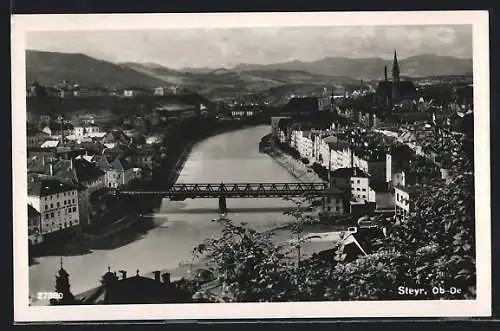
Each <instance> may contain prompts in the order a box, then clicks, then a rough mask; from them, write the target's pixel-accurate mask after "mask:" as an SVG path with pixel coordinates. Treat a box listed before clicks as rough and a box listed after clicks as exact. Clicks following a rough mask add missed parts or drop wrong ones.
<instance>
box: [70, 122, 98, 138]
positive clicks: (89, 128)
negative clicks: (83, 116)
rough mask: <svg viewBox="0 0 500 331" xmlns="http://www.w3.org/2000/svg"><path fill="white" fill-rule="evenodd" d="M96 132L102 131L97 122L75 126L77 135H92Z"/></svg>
mask: <svg viewBox="0 0 500 331" xmlns="http://www.w3.org/2000/svg"><path fill="white" fill-rule="evenodd" d="M96 133H101V128H100V127H98V126H97V125H95V124H88V125H84V126H75V127H74V128H73V134H74V135H75V136H77V137H92V136H95V134H96Z"/></svg>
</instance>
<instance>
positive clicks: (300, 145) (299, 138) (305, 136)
mask: <svg viewBox="0 0 500 331" xmlns="http://www.w3.org/2000/svg"><path fill="white" fill-rule="evenodd" d="M294 133H295V137H294V138H295V143H296V146H295V148H297V150H298V151H299V154H300V156H301V157H303V158H308V159H311V158H312V155H313V141H312V139H311V131H294Z"/></svg>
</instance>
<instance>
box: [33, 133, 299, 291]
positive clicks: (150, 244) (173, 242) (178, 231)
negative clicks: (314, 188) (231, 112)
mask: <svg viewBox="0 0 500 331" xmlns="http://www.w3.org/2000/svg"><path fill="white" fill-rule="evenodd" d="M269 131H270V126H266V125H263V126H258V127H253V128H246V129H242V130H237V131H232V132H226V133H222V134H219V135H216V136H213V137H210V138H208V139H206V140H204V141H202V142H200V143H198V144H197V145H195V146H194V147H193V149H192V151H191V154H190V155H189V157H188V159H187V161H186V162H185V165H184V168H183V170H182V172H181V173H180V175H179V178H178V180H177V183H207V182H212V183H220V182H226V183H229V182H240V183H241V182H249V183H252V182H296V181H297V180H296V179H295V178H294V177H293V176H292V175H291V174H290V173H289V172H288V171H287V170H286V169H284V168H283V167H282V166H280V165H279V164H278V163H277V162H275V161H274V160H273V159H272V158H271V157H269V156H267V155H265V154H261V153H259V151H258V143H259V141H260V139H261V137H263V136H264V135H266V134H267V133H269ZM287 206H291V203H290V202H289V201H284V200H282V199H272V198H270V199H251V198H249V199H242V198H240V199H228V200H227V207H228V209H229V213H228V215H227V217H228V218H230V219H231V220H233V221H235V222H247V223H248V224H249V226H252V227H255V228H258V229H261V230H265V229H270V228H274V227H279V226H281V225H284V224H286V223H287V222H289V221H290V219H289V217H288V216H285V215H283V209H284V208H286V207H287ZM217 208H218V200H217V199H187V200H185V201H175V202H174V201H169V200H168V199H164V200H163V201H162V204H161V207H160V208H159V210H157V211H155V213H154V214H153V215H152V217H153V218H154V221H155V224H156V225H157V226H156V227H154V228H153V229H151V230H149V231H148V232H147V233H145V234H144V235H142V236H139V237H138V238H137V239H135V240H134V241H132V242H130V243H128V244H126V245H123V246H121V247H116V248H111V249H101V250H93V251H91V252H90V253H88V254H85V255H77V256H65V257H64V258H63V261H64V268H65V269H66V271H67V272H68V273H69V274H70V283H71V290H72V292H73V293H74V294H77V293H81V292H83V291H86V290H88V289H90V288H93V287H96V286H98V285H99V281H100V279H101V276H102V275H103V274H104V273H105V272H106V271H107V268H108V265H109V266H110V267H111V269H112V270H116V271H118V270H120V269H123V270H127V272H128V274H135V273H136V270H139V271H140V273H141V274H148V273H151V272H152V271H154V270H164V269H175V268H177V267H178V266H179V264H180V263H190V261H192V258H191V257H192V255H191V251H192V249H193V247H194V246H196V245H197V244H199V243H200V242H201V241H203V239H205V238H207V237H210V236H213V235H217V234H218V233H220V228H221V227H220V225H219V224H218V223H216V222H212V221H211V220H212V219H214V218H216V217H218V213H217ZM286 235H287V234H285V233H281V236H282V237H283V238H281V239H282V240H285V238H286ZM281 239H279V240H281ZM59 262H60V257H59V256H49V257H41V258H37V259H36V261H35V263H34V264H33V265H32V266H30V270H29V287H30V294H31V296H32V297H33V296H34V295H35V296H36V293H37V292H47V291H53V290H54V285H55V274H56V272H57V270H58V269H59Z"/></svg>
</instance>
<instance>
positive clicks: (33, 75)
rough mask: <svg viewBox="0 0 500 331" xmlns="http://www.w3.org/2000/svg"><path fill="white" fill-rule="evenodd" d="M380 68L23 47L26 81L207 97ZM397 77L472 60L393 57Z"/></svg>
mask: <svg viewBox="0 0 500 331" xmlns="http://www.w3.org/2000/svg"><path fill="white" fill-rule="evenodd" d="M384 66H387V67H388V72H389V73H388V74H389V75H391V73H390V72H391V68H392V60H384V59H382V58H364V59H351V58H341V57H329V58H324V59H322V60H318V61H313V62H302V61H291V62H283V63H276V64H268V65H260V64H239V65H237V66H236V67H234V68H216V69H213V68H183V69H179V70H176V69H171V68H168V67H165V66H163V65H160V64H156V63H111V62H107V61H103V60H99V59H95V58H92V57H90V56H87V55H84V54H72V53H56V52H42V51H33V50H28V51H27V52H26V80H27V83H31V82H33V81H34V80H37V81H39V82H40V83H41V84H55V83H57V82H58V81H60V80H63V79H66V80H68V81H72V82H79V83H80V84H81V85H86V86H115V87H127V86H143V87H156V86H160V85H176V86H180V87H182V88H186V89H189V90H191V91H193V92H196V93H199V94H201V95H204V96H206V97H208V98H214V97H222V96H231V95H234V94H238V93H258V92H264V91H268V90H270V89H276V88H278V87H284V86H310V87H311V88H315V89H316V88H318V87H319V86H325V85H330V86H331V85H342V84H356V83H358V82H359V80H360V79H364V80H366V81H368V80H378V79H382V78H383V74H384ZM399 66H400V71H401V75H402V76H408V77H427V76H438V75H442V76H445V75H462V74H464V75H466V74H471V73H472V59H459V58H454V57H445V56H437V55H429V54H424V55H416V56H412V57H409V58H405V59H401V60H400V61H399Z"/></svg>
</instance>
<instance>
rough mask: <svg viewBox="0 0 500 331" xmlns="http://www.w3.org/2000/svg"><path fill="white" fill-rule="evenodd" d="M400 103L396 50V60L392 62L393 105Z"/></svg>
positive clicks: (395, 55)
mask: <svg viewBox="0 0 500 331" xmlns="http://www.w3.org/2000/svg"><path fill="white" fill-rule="evenodd" d="M398 102H399V64H398V56H397V54H396V50H394V60H393V62H392V101H391V104H393V105H394V104H396V103H398Z"/></svg>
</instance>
